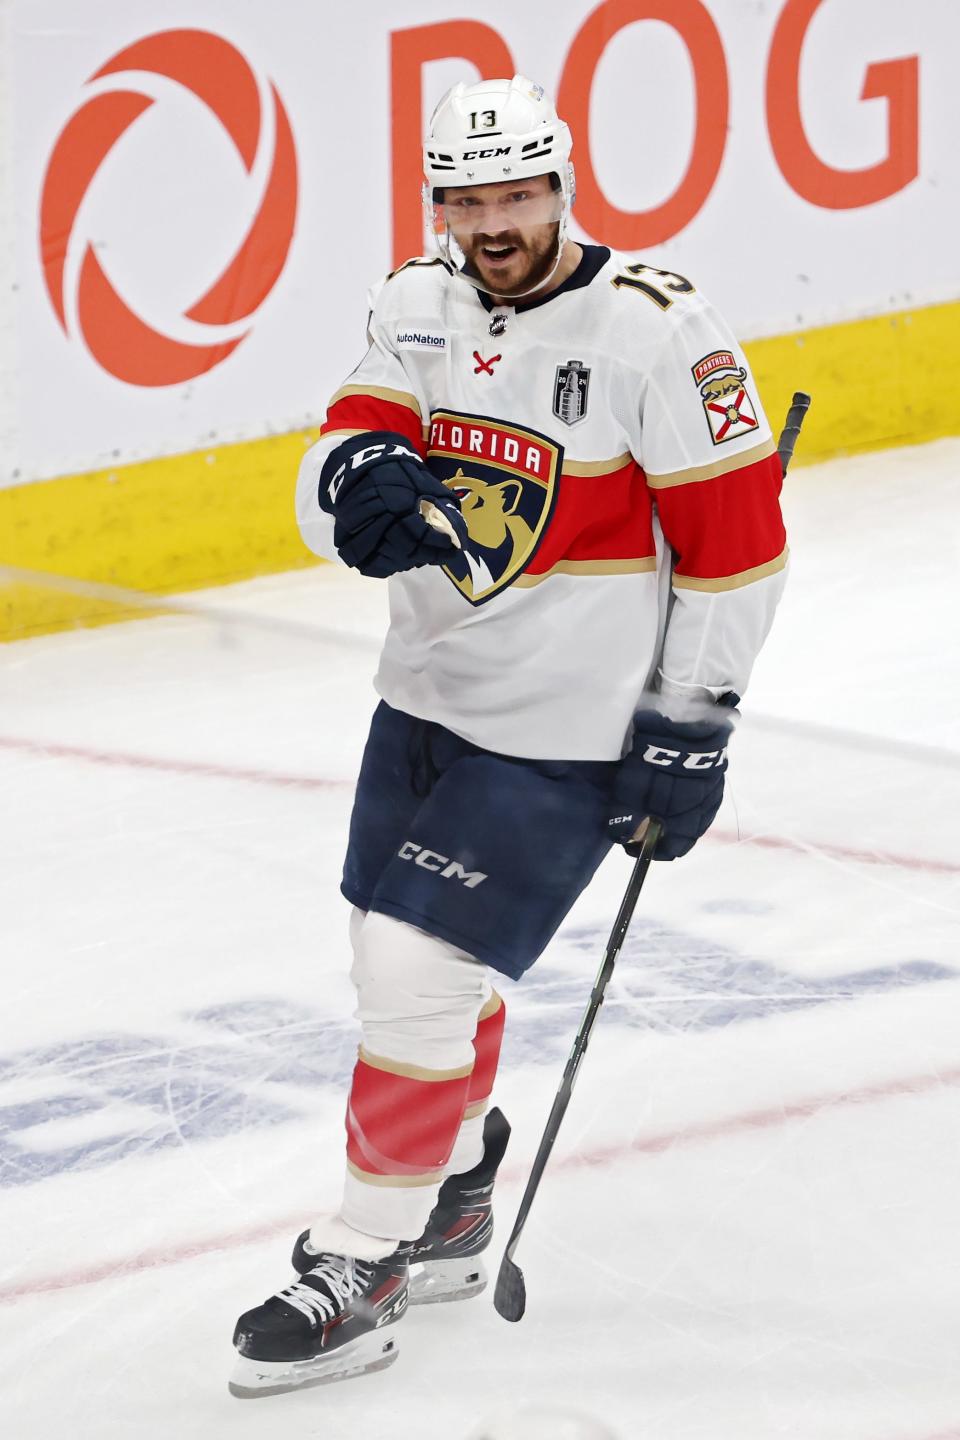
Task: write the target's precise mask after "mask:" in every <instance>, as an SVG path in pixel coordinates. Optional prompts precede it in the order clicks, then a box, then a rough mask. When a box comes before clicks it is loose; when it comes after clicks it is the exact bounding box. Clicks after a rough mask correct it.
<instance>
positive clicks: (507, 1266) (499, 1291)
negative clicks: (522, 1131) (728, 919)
mask: <svg viewBox="0 0 960 1440" xmlns="http://www.w3.org/2000/svg"><path fill="white" fill-rule="evenodd" d="M660 833H661V826H660V822H659V820H650V821H648V822H647V828H646V831H645V833H644V837H643V843H642V845H641V849H640V854H639V856H638V858H637V861H636V863H635V864H634V867H633V871H632V873H631V875H630V883H629V884H628V886H627V890H626V894H625V895H624V897H623V901H622V903H621V905H620V910H619V913H618V915H617V918H616V920H615V921H614V922H613V929H612V931H611V932H610V939H609V940H608V941H607V948H606V951H605V952H604V956H603V964H602V965H601V966H600V973H599V974H598V975H597V978H596V981H595V982H594V986H593V989H592V991H591V992H590V1000H589V1002H588V1004H587V1008H586V1010H585V1011H584V1015H583V1019H582V1020H581V1021H580V1029H579V1030H578V1031H577V1034H576V1037H575V1039H574V1042H573V1049H572V1050H571V1051H570V1057H569V1059H568V1060H567V1063H566V1066H565V1067H564V1071H563V1078H562V1079H561V1081H560V1088H559V1089H558V1090H557V1094H556V1097H555V1099H554V1102H553V1108H552V1109H551V1111H550V1116H549V1119H548V1120H547V1124H546V1128H545V1130H544V1132H543V1138H542V1139H541V1141H540V1148H539V1149H538V1151H537V1153H536V1155H535V1157H534V1161H533V1168H532V1170H531V1171H530V1178H529V1179H528V1181H527V1187H526V1189H525V1190H524V1192H523V1198H522V1200H521V1201H520V1209H519V1210H518V1211H517V1218H516V1220H515V1221H514V1222H513V1230H512V1232H511V1234H510V1239H509V1241H508V1242H507V1248H506V1251H505V1252H504V1256H503V1259H502V1260H501V1262H500V1271H499V1273H498V1275H497V1285H496V1289H495V1290H494V1292H493V1303H494V1306H495V1307H496V1310H497V1312H498V1314H500V1315H502V1316H503V1318H504V1320H520V1319H522V1318H523V1312H524V1310H525V1309H526V1305H527V1289H526V1285H525V1284H524V1280H523V1271H522V1270H521V1269H520V1266H519V1265H517V1264H516V1262H515V1261H514V1258H513V1257H514V1254H515V1252H516V1248H517V1245H518V1244H519V1242H520V1235H521V1233H522V1231H523V1227H524V1225H525V1224H526V1220H527V1216H528V1215H529V1214H530V1207H531V1205H532V1204H533V1197H534V1196H535V1195H536V1193H537V1187H538V1186H539V1184H540V1180H541V1178H542V1176H543V1172H544V1170H545V1169H546V1168H547V1161H548V1160H549V1159H550V1152H551V1150H552V1149H553V1142H554V1141H555V1140H556V1138H557V1132H558V1130H559V1129H560V1122H561V1120H562V1119H563V1117H564V1114H565V1113H566V1109H567V1106H568V1105H569V1103H570V1096H571V1095H572V1094H573V1087H574V1084H575V1083H576V1079H577V1071H578V1070H579V1068H580V1061H581V1060H582V1059H583V1057H584V1055H585V1054H586V1049H587V1045H588V1043H589V1040H590V1032H591V1030H592V1029H593V1022H594V1021H595V1020H596V1018H597V1013H598V1011H599V1009H600V1006H601V1005H602V1004H603V996H604V991H605V990H606V988H607V982H608V981H609V979H610V976H611V975H612V974H613V967H614V965H615V964H616V960H617V956H618V955H619V953H620V947H621V945H622V944H623V941H624V938H625V936H626V933H627V929H628V927H629V925H630V921H631V920H632V919H633V912H634V909H635V908H636V904H637V900H638V899H639V898H640V891H641V890H642V888H643V882H644V880H645V879H646V875H647V871H648V870H649V868H650V861H651V860H652V859H653V852H654V850H655V849H656V848H657V842H658V841H659V839H660Z"/></svg>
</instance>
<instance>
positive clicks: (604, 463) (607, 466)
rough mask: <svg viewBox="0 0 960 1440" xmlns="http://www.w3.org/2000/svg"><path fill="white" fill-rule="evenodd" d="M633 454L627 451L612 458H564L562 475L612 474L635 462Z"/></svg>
mask: <svg viewBox="0 0 960 1440" xmlns="http://www.w3.org/2000/svg"><path fill="white" fill-rule="evenodd" d="M636 463H637V462H636V461H635V460H634V458H633V456H632V455H631V454H630V453H629V451H627V453H626V454H624V455H615V456H614V458H613V459H612V460H564V462H563V473H564V475H612V474H613V472H614V471H615V470H624V469H626V467H627V466H628V465H630V464H636Z"/></svg>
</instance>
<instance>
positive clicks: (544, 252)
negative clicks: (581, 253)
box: [458, 224, 560, 298]
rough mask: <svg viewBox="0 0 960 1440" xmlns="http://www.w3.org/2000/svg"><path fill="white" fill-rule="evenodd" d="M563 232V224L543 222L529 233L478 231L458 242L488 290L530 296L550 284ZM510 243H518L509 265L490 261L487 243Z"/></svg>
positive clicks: (496, 246)
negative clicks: (480, 233) (493, 233)
mask: <svg viewBox="0 0 960 1440" xmlns="http://www.w3.org/2000/svg"><path fill="white" fill-rule="evenodd" d="M559 232H560V226H559V224H553V225H543V226H541V227H539V229H537V230H536V231H534V232H532V233H531V234H530V235H528V236H526V237H525V236H523V235H522V234H521V233H520V232H519V231H518V230H511V231H509V232H507V233H506V234H503V235H474V236H473V237H472V238H471V239H470V240H463V241H459V242H458V243H459V244H460V248H461V249H462V250H463V253H464V256H465V258H466V265H465V266H464V268H465V270H466V271H467V273H468V274H470V275H472V276H473V277H474V278H475V279H478V280H481V281H482V282H483V289H484V290H486V291H488V292H489V293H490V294H491V295H502V296H503V297H504V298H507V297H508V296H510V295H517V296H520V295H524V296H526V295H529V294H531V293H532V292H533V291H535V290H538V289H539V288H540V286H541V285H544V284H546V282H547V280H549V278H550V276H551V274H552V273H553V271H554V269H555V268H556V264H557V244H558V240H559ZM506 245H512V246H514V253H513V255H512V256H511V263H510V264H509V266H507V265H504V266H503V267H500V266H495V265H491V264H489V263H488V261H487V260H486V257H485V256H484V254H483V251H484V247H485V246H491V247H493V248H494V249H502V248H503V247H504V246H506ZM518 266H519V267H521V268H518Z"/></svg>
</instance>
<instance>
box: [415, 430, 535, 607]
mask: <svg viewBox="0 0 960 1440" xmlns="http://www.w3.org/2000/svg"><path fill="white" fill-rule="evenodd" d="M427 463H428V465H429V466H430V469H431V470H432V471H433V473H434V475H436V476H437V478H438V479H439V480H442V481H443V483H444V484H445V485H446V486H448V488H449V489H451V490H452V491H453V492H454V494H455V495H456V496H457V497H458V499H459V500H460V508H461V510H462V512H463V517H464V519H465V520H466V522H467V536H468V541H467V545H466V546H465V548H464V549H463V550H462V551H458V552H457V554H456V555H455V556H454V558H453V559H452V560H450V561H449V563H448V564H446V565H444V567H443V569H444V571H445V573H446V574H447V575H448V576H449V578H450V579H451V580H452V581H453V583H454V585H456V587H457V589H458V590H459V591H460V592H461V594H462V595H463V596H464V597H465V598H466V599H467V600H469V601H470V603H471V605H480V604H482V603H483V601H485V600H489V599H491V597H492V596H494V595H497V594H499V593H500V591H501V590H504V589H505V588H506V587H507V586H508V585H509V584H511V582H512V581H514V580H515V579H516V578H517V576H518V575H520V574H521V572H522V571H523V570H524V569H525V568H526V567H527V565H528V564H529V563H530V561H531V560H532V559H533V557H534V555H535V554H536V551H537V547H538V545H539V544H540V540H541V538H542V537H543V534H544V531H545V530H546V528H547V525H548V523H549V520H550V515H551V513H552V511H553V506H554V501H555V500H556V496H557V487H558V483H559V478H560V470H561V466H562V464H563V449H562V447H561V446H559V445H557V444H556V443H555V442H554V441H553V440H549V439H547V437H546V436H545V435H540V434H538V433H537V432H536V431H533V430H521V429H520V428H519V426H516V425H505V424H501V423H500V422H498V421H495V420H489V419H487V418H486V417H485V416H474V415H457V414H453V413H452V412H450V411H446V410H437V411H434V413H433V415H432V416H431V419H430V440H429V444H428V449H427Z"/></svg>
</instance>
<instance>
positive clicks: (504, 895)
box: [341, 702, 617, 980]
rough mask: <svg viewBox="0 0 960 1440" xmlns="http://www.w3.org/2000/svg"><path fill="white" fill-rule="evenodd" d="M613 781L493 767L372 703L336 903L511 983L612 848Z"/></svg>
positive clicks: (599, 769)
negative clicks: (440, 944) (399, 926)
mask: <svg viewBox="0 0 960 1440" xmlns="http://www.w3.org/2000/svg"><path fill="white" fill-rule="evenodd" d="M616 768H617V765H616V762H613V761H584V760H572V761H553V760H521V759H517V758H515V757H513V756H509V755H497V754H494V753H493V752H492V751H489V750H482V749H480V748H479V746H477V745H471V744H470V742H469V741H467V740H462V739H461V738H460V737H459V736H458V735H454V734H453V733H452V731H450V730H447V729H445V728H444V727H443V726H442V725H437V724H434V723H432V722H429V721H423V720H415V719H414V718H413V717H412V716H410V715H406V714H404V713H403V712H402V711H399V710H394V709H392V708H391V707H390V706H389V705H387V704H386V703H385V702H381V703H380V705H379V706H378V707H377V710H376V712H375V714H374V717H373V723H372V724H371V727H370V735H369V737H368V740H367V746H366V750H365V751H364V756H363V764H362V766H361V770H360V779H359V781H358V784H357V793H356V799H355V801H354V807H353V815H352V818H351V821H350V841H349V846H348V849H347V857H346V861H345V863H344V872H343V884H342V886H341V888H342V890H343V893H344V895H345V896H346V898H347V899H348V900H349V901H350V902H351V903H352V904H354V905H358V906H359V907H360V908H361V909H362V910H374V911H378V912H380V913H381V914H383V915H392V916H393V917H394V918H395V919H397V920H405V921H407V923H408V924H410V925H416V926H417V927H418V928H419V929H421V930H425V931H427V932H428V933H429V934H431V935H436V936H438V937H439V938H440V939H442V940H448V941H449V942H450V943H451V944H453V945H456V946H457V947H458V948H460V949H461V950H465V951H467V953H468V954H470V955H473V956H475V957H476V958H477V959H478V960H482V961H484V962H485V963H486V964H487V965H490V966H492V967H493V968H494V969H495V970H499V971H500V972H501V973H502V974H504V975H509V976H510V977H511V979H514V980H516V979H518V978H519V977H520V976H521V975H522V974H523V972H524V971H525V970H527V969H528V968H529V967H530V966H531V965H532V964H533V962H534V960H536V958H537V956H538V955H539V954H540V953H541V951H542V950H543V949H544V947H545V946H546V944H547V942H548V941H549V940H550V938H551V936H552V935H553V934H554V932H555V931H556V930H557V928H558V927H559V926H560V924H561V923H562V921H563V919H564V917H565V916H566V914H567V912H568V911H569V910H570V907H571V906H572V905H573V902H574V901H575V900H576V898H577V896H578V895H579V894H580V892H581V891H582V890H583V889H584V887H585V886H586V885H587V883H588V881H589V880H590V878H591V877H592V875H593V873H594V871H595V870H596V869H597V866H598V865H599V864H600V861H601V860H602V859H603V857H604V856H605V855H606V853H607V851H608V850H609V848H610V842H609V841H608V839H607V837H606V822H607V819H608V817H609V815H610V813H611V812H610V798H609V797H610V789H611V786H612V782H613V776H614V772H615V771H616Z"/></svg>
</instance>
